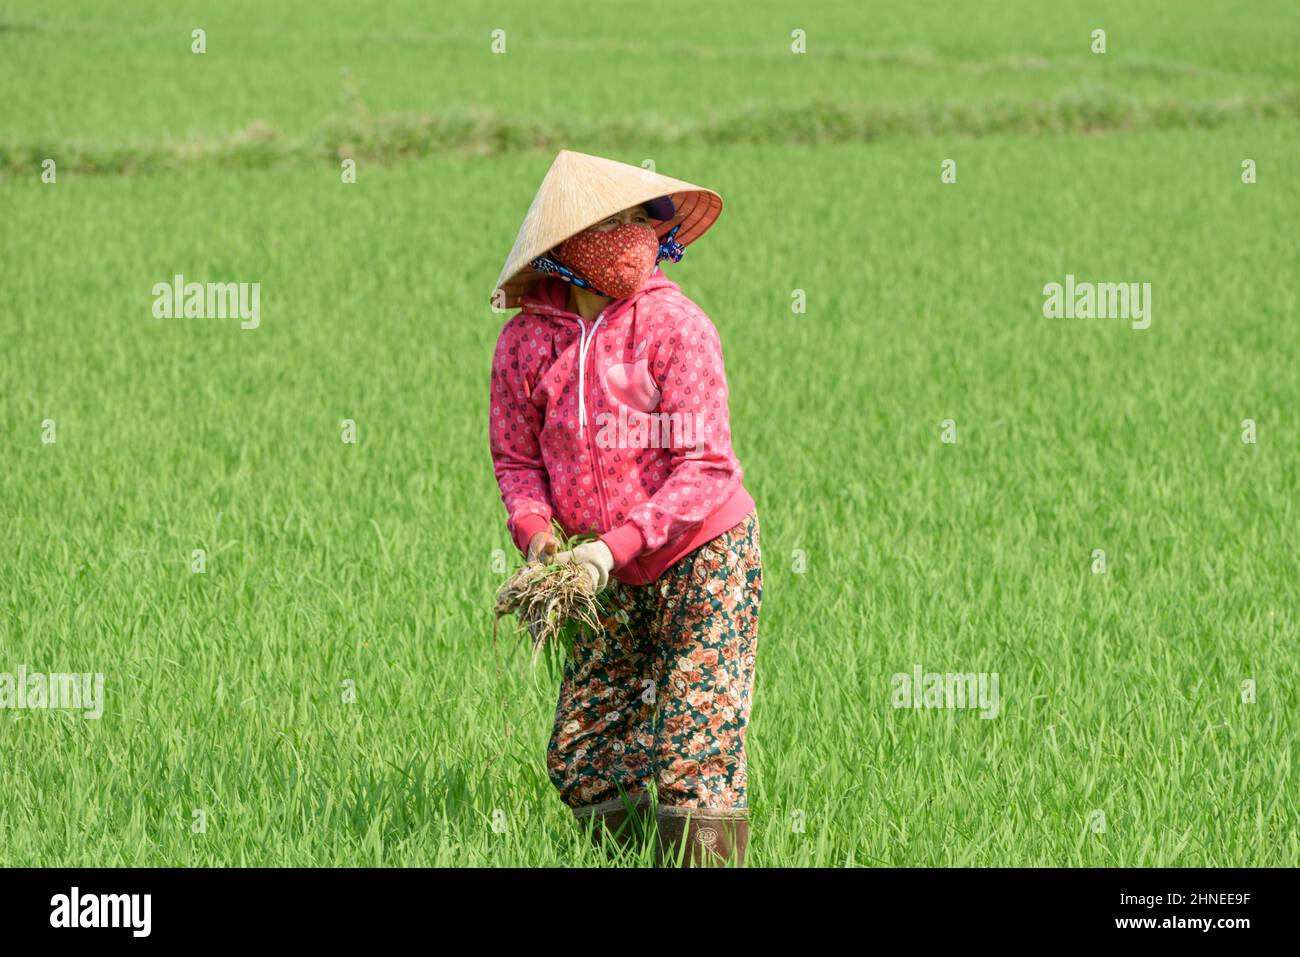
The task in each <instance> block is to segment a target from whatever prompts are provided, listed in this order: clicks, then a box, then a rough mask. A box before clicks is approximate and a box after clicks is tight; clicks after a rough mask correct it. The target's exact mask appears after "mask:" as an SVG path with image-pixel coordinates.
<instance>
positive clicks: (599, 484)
mask: <svg viewBox="0 0 1300 957" xmlns="http://www.w3.org/2000/svg"><path fill="white" fill-rule="evenodd" d="M608 309H609V307H608V306H606V307H605V308H604V309H602V310H601V311H600V315H598V316H597V317H596V321H595V323H593V324H592V327H591V342H590V344H589V346H588V355H590V354H591V351H592V350H593V349H594V348H595V345H596V332H597V331H598V330H599V329H600V324H601V323H602V322H603V321H604V319H605V313H606V312H607V311H608ZM578 322H579V323H580V324H581V322H582V320H578ZM585 337H586V336H585V330H584V335H583V337H582V338H585ZM581 343H582V340H581V339H579V349H578V361H579V362H582V363H583V367H582V368H581V369H580V373H581V375H582V376H583V378H584V381H585V377H586V362H585V360H584V359H583V358H582V347H581ZM592 365H593V366H594V365H595V361H594V360H593V362H592ZM593 371H594V370H593ZM586 399H587V397H586V396H585V395H583V394H582V390H579V391H578V402H580V403H585V402H586ZM584 418H585V416H584ZM586 424H587V425H588V426H591V423H590V422H587V423H586ZM579 428H581V426H579ZM594 432H595V429H594V427H592V428H588V429H587V435H586V439H587V451H588V453H589V454H590V455H591V462H592V472H593V476H592V477H593V480H594V481H593V484H594V485H595V486H596V501H597V503H598V505H599V506H600V517H601V524H603V525H604V526H605V531H610V520H609V503H608V502H607V501H606V499H605V486H604V473H603V472H602V471H601V467H600V451H599V449H597V447H596V441H595V439H593V438H592V434H593V433H594ZM602 534H603V533H602Z"/></svg>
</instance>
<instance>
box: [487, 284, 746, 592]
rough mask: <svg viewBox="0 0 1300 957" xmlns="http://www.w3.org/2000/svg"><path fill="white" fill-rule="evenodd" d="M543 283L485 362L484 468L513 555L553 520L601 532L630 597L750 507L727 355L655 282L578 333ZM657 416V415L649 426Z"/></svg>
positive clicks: (558, 297)
mask: <svg viewBox="0 0 1300 957" xmlns="http://www.w3.org/2000/svg"><path fill="white" fill-rule="evenodd" d="M567 300H568V284H567V283H565V282H564V281H563V280H561V279H557V278H554V277H547V278H545V279H543V280H542V281H541V282H540V283H539V284H538V285H537V287H536V288H535V290H534V292H533V293H532V295H530V296H525V297H524V299H523V307H522V309H521V311H520V312H519V313H518V314H516V315H515V316H512V317H511V318H510V320H509V321H508V322H507V323H506V324H505V327H504V328H503V329H502V330H501V336H500V338H499V339H498V340H497V347H496V353H495V355H494V356H493V357H492V392H491V425H490V429H489V432H490V436H491V446H492V461H493V465H494V470H495V472H496V477H497V484H498V485H499V486H501V498H502V501H504V502H505V506H506V513H507V515H508V521H507V526H508V528H509V529H510V532H511V535H512V536H513V538H514V541H515V544H516V545H517V546H518V547H519V549H520V551H525V550H526V549H527V548H528V542H529V541H530V540H531V539H532V537H533V536H534V535H535V534H537V533H538V532H539V531H544V530H546V529H548V528H549V527H550V522H551V518H552V516H553V515H554V517H555V518H556V519H557V520H558V521H559V523H560V527H561V528H563V529H564V531H565V534H567V535H576V534H579V533H582V532H596V533H598V534H600V538H601V540H602V541H604V542H605V544H606V545H608V546H609V550H610V552H611V553H613V555H614V572H613V577H614V578H616V579H618V580H619V581H621V582H625V583H627V584H630V585H643V584H646V583H647V582H652V581H654V580H655V579H657V578H658V577H659V576H660V575H661V574H662V573H663V572H664V570H665V569H667V568H668V567H669V566H670V565H672V564H673V563H674V562H676V561H677V560H678V559H680V558H682V557H683V556H684V555H687V554H689V553H690V552H692V551H694V550H695V549H696V548H699V547H700V546H701V545H704V544H705V543H707V542H709V541H711V540H712V539H714V538H716V537H717V536H718V535H721V534H722V533H723V532H725V531H727V530H728V529H729V528H731V527H732V526H734V525H735V524H736V523H737V522H739V521H740V520H741V519H742V518H744V517H745V516H746V515H748V514H749V512H750V511H751V510H752V509H753V508H754V500H753V498H751V497H750V495H749V493H748V492H747V491H745V489H744V486H742V485H741V484H740V480H741V474H742V473H741V468H740V463H739V462H738V461H736V457H735V455H734V454H733V453H732V451H731V429H730V425H729V422H728V416H727V380H726V378H725V376H724V375H723V368H722V344H721V342H720V341H719V339H718V332H717V330H716V329H714V327H713V323H712V322H710V321H709V317H708V316H706V315H705V314H704V312H703V311H702V310H701V309H700V307H699V306H697V305H696V304H695V303H693V302H692V301H691V300H690V299H688V298H686V296H684V295H682V292H681V290H680V289H679V288H678V286H677V284H676V283H674V282H672V281H671V280H669V279H667V278H665V277H664V275H663V273H662V272H661V271H659V270H658V269H656V270H655V272H654V274H653V275H652V276H651V277H650V279H649V281H648V282H647V283H646V284H645V285H644V286H643V287H641V289H640V290H639V291H638V292H636V293H635V294H633V295H632V296H630V297H628V298H627V299H620V300H617V301H615V302H612V303H610V305H609V306H608V307H607V308H606V309H605V311H604V313H602V314H601V315H599V316H597V317H596V319H595V320H593V321H591V322H587V321H586V320H584V319H583V318H582V317H581V316H579V315H577V314H575V313H572V312H569V311H568V309H567ZM647 413H653V414H647Z"/></svg>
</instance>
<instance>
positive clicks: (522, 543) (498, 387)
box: [488, 320, 553, 552]
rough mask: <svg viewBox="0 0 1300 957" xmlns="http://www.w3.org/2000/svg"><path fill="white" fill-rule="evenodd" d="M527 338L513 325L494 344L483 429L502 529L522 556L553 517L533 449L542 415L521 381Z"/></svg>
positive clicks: (538, 454)
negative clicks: (503, 515) (497, 489)
mask: <svg viewBox="0 0 1300 957" xmlns="http://www.w3.org/2000/svg"><path fill="white" fill-rule="evenodd" d="M526 336H527V334H526V333H524V332H522V331H521V324H520V323H517V322H515V321H513V320H512V321H510V322H508V323H506V326H505V328H504V329H502V330H501V336H500V338H498V339H497V347H496V352H495V353H494V354H493V356H492V388H491V397H490V408H491V412H490V416H491V419H490V422H489V425H488V435H489V440H490V444H491V448H492V467H493V471H494V472H495V473H496V478H497V485H498V486H500V488H501V501H502V502H504V503H505V506H506V516H507V520H506V527H507V528H508V529H509V530H510V535H511V538H513V539H514V543H515V545H516V546H518V548H519V550H520V551H521V552H526V551H527V550H528V542H529V540H530V539H531V538H532V537H533V536H534V535H536V534H537V533H538V532H540V531H544V530H546V529H548V528H550V527H551V513H552V511H553V509H552V507H551V482H550V477H549V476H548V475H547V474H546V466H545V465H544V464H543V462H542V451H541V446H540V445H539V444H538V435H539V434H540V433H541V430H542V412H541V410H540V409H538V408H537V407H536V406H535V405H533V403H532V402H531V401H529V396H528V391H529V390H528V387H527V384H526V382H525V377H524V372H525V370H524V363H523V355H524V346H525V344H526Z"/></svg>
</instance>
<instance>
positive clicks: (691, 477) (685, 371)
mask: <svg viewBox="0 0 1300 957" xmlns="http://www.w3.org/2000/svg"><path fill="white" fill-rule="evenodd" d="M653 372H654V379H655V382H656V383H657V384H658V385H659V391H660V401H659V408H658V409H657V410H656V411H657V412H659V413H660V414H663V415H675V414H680V416H681V418H682V423H683V430H682V432H681V433H679V434H681V435H683V436H685V437H687V438H689V439H690V443H689V444H687V445H685V447H683V445H684V443H682V442H680V441H674V443H673V448H672V454H671V457H670V460H669V469H670V472H669V475H668V479H667V480H666V481H665V482H664V484H663V485H662V486H661V487H660V488H659V489H658V490H657V491H656V492H655V494H654V495H652V496H651V497H650V498H649V499H648V500H647V501H645V502H642V503H641V504H640V505H637V506H636V507H634V508H633V509H632V510H631V511H630V512H629V513H628V517H627V522H626V523H624V524H623V525H620V526H619V527H618V528H615V529H612V530H610V531H609V532H608V533H606V534H605V535H602V536H601V539H602V541H604V542H605V544H606V545H608V546H609V550H610V552H611V553H612V554H613V556H614V565H615V567H616V568H622V567H623V566H624V565H626V564H627V563H628V562H630V561H631V560H632V559H633V558H636V557H637V556H638V555H640V554H642V553H644V552H651V551H654V550H655V549H657V548H661V547H662V546H663V545H664V543H665V542H667V541H669V540H671V539H673V538H676V537H677V536H678V535H680V534H681V533H683V532H685V531H687V530H689V529H690V528H691V527H692V526H694V525H698V524H699V523H701V522H703V521H704V520H705V519H707V518H708V517H709V516H710V515H712V514H713V513H714V512H716V511H717V510H718V509H719V508H721V507H722V506H723V505H725V504H726V503H727V500H728V499H730V498H731V496H732V494H733V493H735V491H736V489H737V488H739V487H740V482H741V478H742V473H741V468H740V463H739V462H738V461H737V460H736V456H735V454H734V453H733V452H732V451H731V423H730V418H729V416H728V413H727V379H726V375H725V374H724V372H723V367H722V343H721V341H720V340H719V338H718V331H717V330H716V329H715V328H714V327H713V323H712V322H710V321H709V317H708V316H706V315H705V314H704V313H703V312H699V311H693V312H692V313H691V315H690V317H689V318H687V319H686V321H685V322H683V323H682V324H681V325H680V326H678V327H677V328H676V329H674V330H673V332H672V334H671V335H670V336H669V338H668V341H667V342H666V343H664V345H663V346H661V347H660V349H659V351H658V353H657V354H656V356H655V358H654V361H653ZM687 423H689V425H688V424H687ZM687 430H689V432H688V431H687Z"/></svg>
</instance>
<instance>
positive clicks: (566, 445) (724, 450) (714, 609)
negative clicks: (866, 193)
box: [490, 150, 763, 866]
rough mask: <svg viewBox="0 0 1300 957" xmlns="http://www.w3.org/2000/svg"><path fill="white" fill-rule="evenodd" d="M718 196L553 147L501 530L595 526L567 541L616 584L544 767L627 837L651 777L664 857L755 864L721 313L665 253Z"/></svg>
mask: <svg viewBox="0 0 1300 957" xmlns="http://www.w3.org/2000/svg"><path fill="white" fill-rule="evenodd" d="M721 209H722V200H721V198H720V197H719V196H718V195H717V194H716V193H714V192H712V191H711V190H706V189H703V188H701V187H698V186H692V185H691V184H690V183H685V182H682V181H680V180H674V179H671V178H669V177H665V176H660V175H658V174H655V173H650V172H649V171H647V170H643V169H640V168H638V167H635V166H627V165H625V164H623V163H616V162H614V161H612V160H606V159H601V158H598V157H594V156H586V155H584V154H581V153H573V152H570V151H567V150H565V151H562V152H561V153H560V154H559V156H558V157H556V160H555V162H554V163H553V164H552V166H551V169H550V171H549V172H548V173H547V175H546V179H545V180H544V181H543V183H542V186H541V188H540V189H539V191H538V193H537V196H536V197H535V198H534V200H533V203H532V206H531V207H530V208H529V210H528V214H527V216H526V217H525V220H524V224H523V226H522V227H521V229H520V231H519V236H518V239H517V240H516V241H515V247H514V249H513V250H512V252H511V254H510V257H509V258H508V259H507V261H506V265H505V268H504V269H503V270H502V273H501V277H500V279H499V280H498V282H497V290H496V293H495V294H494V297H493V299H494V302H495V303H496V304H497V305H498V306H505V307H507V308H508V307H511V306H516V305H518V306H520V307H521V311H520V312H519V313H518V314H516V315H515V316H513V317H512V318H511V319H510V320H509V321H508V322H507V323H506V325H505V327H504V328H503V329H502V331H501V336H500V339H499V340H498V342H497V347H496V352H495V355H494V357H493V362H492V385H491V424H490V437H491V449H492V458H493V463H494V468H495V473H496V478H497V483H498V484H499V485H500V488H501V496H502V500H503V501H504V503H505V507H506V512H507V526H508V528H509V530H510V532H511V535H512V537H513V539H514V541H515V543H516V545H517V546H518V547H519V548H520V550H521V551H522V552H524V553H525V555H526V556H527V558H528V560H529V561H536V560H543V561H545V560H550V559H551V558H553V557H555V552H556V548H557V545H556V541H555V538H554V537H553V536H552V534H551V531H550V529H551V521H552V519H553V518H554V519H555V520H556V521H558V523H559V525H560V527H561V528H563V529H564V531H565V533H566V534H568V535H576V534H579V533H582V532H589V531H590V532H595V533H597V534H598V535H599V538H597V539H596V540H594V541H591V542H588V543H586V544H582V545H579V546H577V547H576V548H575V549H574V550H573V552H572V557H573V558H575V559H576V560H578V561H579V562H581V563H582V564H583V565H584V566H585V567H586V568H587V570H588V572H589V574H590V575H591V577H592V581H593V583H594V584H595V586H596V587H597V589H598V590H604V589H606V588H608V589H609V590H610V594H609V595H608V606H609V607H610V608H611V609H612V614H611V616H610V617H609V618H608V619H607V622H606V626H605V628H604V629H603V630H602V631H600V632H598V633H595V634H584V635H583V636H582V637H581V638H580V639H579V640H578V641H576V642H575V645H574V648H573V652H572V654H571V656H570V657H569V658H568V659H567V660H566V662H565V667H564V679H563V683H562V685H561V688H560V697H559V702H558V704H557V707H556V714H555V727H554V730H553V733H552V736H551V741H550V744H549V747H548V753H547V767H548V771H549V773H550V779H551V781H552V783H553V784H554V785H555V786H556V788H557V789H558V790H559V792H560V796H561V798H562V799H563V800H564V802H565V803H566V804H568V805H569V806H570V807H571V808H572V809H573V812H574V814H575V815H576V816H577V817H578V818H579V819H580V820H581V819H585V818H587V817H594V818H596V821H595V822H594V829H593V834H594V836H595V837H596V838H597V840H603V839H604V838H605V836H606V835H608V836H611V837H613V838H614V840H615V841H616V842H618V843H619V844H621V845H622V846H627V844H628V843H629V842H630V841H631V840H632V839H634V837H635V835H636V834H637V833H638V831H640V830H642V829H643V828H644V827H645V826H647V825H648V823H649V815H650V813H651V808H652V803H651V787H652V786H653V789H654V798H655V805H656V806H654V807H653V814H654V816H655V818H656V833H657V835H658V842H657V845H656V846H657V850H658V855H657V858H658V860H659V861H661V862H662V861H664V860H667V859H672V860H674V861H675V860H676V859H677V856H678V855H680V856H681V860H682V863H684V864H690V863H693V864H695V865H697V866H699V865H706V864H707V865H718V864H724V863H726V862H728V861H731V862H733V863H735V864H737V865H739V864H742V863H743V860H744V852H745V847H746V845H747V844H748V839H749V821H748V805H747V802H746V766H745V730H746V725H747V723H748V720H749V713H750V699H751V694H752V689H753V678H754V654H755V649H756V643H757V637H758V613H759V606H760V603H761V600H762V588H763V575H762V565H761V562H760V557H759V541H758V517H757V513H756V512H755V510H754V500H753V498H751V497H750V495H749V493H748V492H747V491H745V488H744V486H743V485H742V484H741V477H742V472H741V467H740V463H739V462H738V461H737V460H736V457H735V455H734V454H733V453H732V450H731V438H730V427H729V421H728V412H727V383H726V378H725V375H724V372H723V363H722V350H721V344H720V342H719V339H718V334H717V331H716V330H715V329H714V327H713V324H712V322H710V321H709V318H708V316H706V315H705V314H704V312H703V311H702V310H701V309H700V308H699V306H697V305H696V304H695V303H693V302H692V301H691V300H690V299H688V298H687V297H686V296H684V295H683V294H682V293H681V291H680V289H679V288H678V286H677V285H676V283H673V282H671V281H670V280H669V279H667V278H666V277H665V276H664V275H663V273H662V272H661V271H660V269H659V268H658V264H659V262H660V261H661V260H662V259H664V258H669V259H672V260H673V261H676V260H678V259H680V258H681V255H682V252H683V249H684V248H685V246H687V245H689V244H690V243H691V242H693V241H694V240H695V239H698V238H699V236H701V235H702V234H703V233H704V232H705V230H707V229H708V228H709V226H711V225H712V224H713V222H714V221H715V220H716V219H717V217H718V214H719V213H720V212H721ZM564 557H567V553H566V555H565V556H564ZM683 844H684V845H685V848H683V847H682V846H681V845H683Z"/></svg>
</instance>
